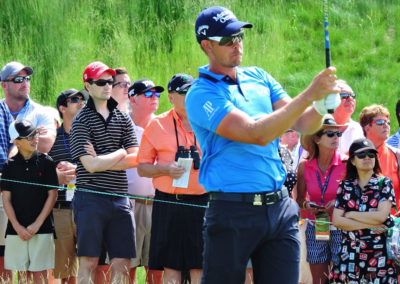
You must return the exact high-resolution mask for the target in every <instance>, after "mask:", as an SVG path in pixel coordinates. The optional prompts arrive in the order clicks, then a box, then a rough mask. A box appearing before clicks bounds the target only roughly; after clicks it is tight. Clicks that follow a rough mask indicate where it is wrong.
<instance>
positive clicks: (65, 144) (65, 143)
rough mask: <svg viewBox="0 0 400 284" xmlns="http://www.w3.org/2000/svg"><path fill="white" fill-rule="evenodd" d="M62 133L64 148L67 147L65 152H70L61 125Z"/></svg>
mask: <svg viewBox="0 0 400 284" xmlns="http://www.w3.org/2000/svg"><path fill="white" fill-rule="evenodd" d="M62 135H63V140H64V147H65V149H67V152H68V153H70V154H71V151H70V150H69V147H68V145H67V141H65V135H64V127H62Z"/></svg>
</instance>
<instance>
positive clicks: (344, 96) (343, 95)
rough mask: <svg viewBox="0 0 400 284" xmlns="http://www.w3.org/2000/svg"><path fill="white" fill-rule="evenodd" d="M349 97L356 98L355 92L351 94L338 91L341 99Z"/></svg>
mask: <svg viewBox="0 0 400 284" xmlns="http://www.w3.org/2000/svg"><path fill="white" fill-rule="evenodd" d="M349 97H351V98H353V99H355V98H356V94H354V93H351V94H349V93H340V98H341V99H342V100H347V99H348V98H349Z"/></svg>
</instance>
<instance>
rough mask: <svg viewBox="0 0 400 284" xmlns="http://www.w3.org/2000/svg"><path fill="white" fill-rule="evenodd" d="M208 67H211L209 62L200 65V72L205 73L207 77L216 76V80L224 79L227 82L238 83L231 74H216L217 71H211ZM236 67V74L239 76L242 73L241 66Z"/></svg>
mask: <svg viewBox="0 0 400 284" xmlns="http://www.w3.org/2000/svg"><path fill="white" fill-rule="evenodd" d="M208 68H209V64H207V65H204V66H201V67H199V74H204V75H205V76H206V77H208V76H209V77H211V78H214V80H216V81H224V82H225V83H227V84H236V82H235V81H233V80H232V79H231V78H230V77H229V76H227V75H221V74H215V73H213V72H211V71H210V70H209V69H208ZM235 69H236V74H237V76H238V75H239V74H240V72H239V68H238V67H235ZM200 76H201V75H200ZM238 81H239V80H238Z"/></svg>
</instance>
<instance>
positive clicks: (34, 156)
mask: <svg viewBox="0 0 400 284" xmlns="http://www.w3.org/2000/svg"><path fill="white" fill-rule="evenodd" d="M38 155H39V152H38V150H36V151H35V152H33V154H32V157H30V158H29V159H28V160H27V161H31V160H33V159H36V158H37V157H38ZM15 159H16V160H20V161H26V160H25V158H24V157H23V156H22V155H21V153H20V152H19V151H18V153H17V155H15Z"/></svg>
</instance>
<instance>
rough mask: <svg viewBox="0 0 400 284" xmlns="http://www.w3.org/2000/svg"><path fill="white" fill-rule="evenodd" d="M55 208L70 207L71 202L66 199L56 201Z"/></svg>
mask: <svg viewBox="0 0 400 284" xmlns="http://www.w3.org/2000/svg"><path fill="white" fill-rule="evenodd" d="M54 208H55V209H72V203H71V202H68V201H56V204H54Z"/></svg>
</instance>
